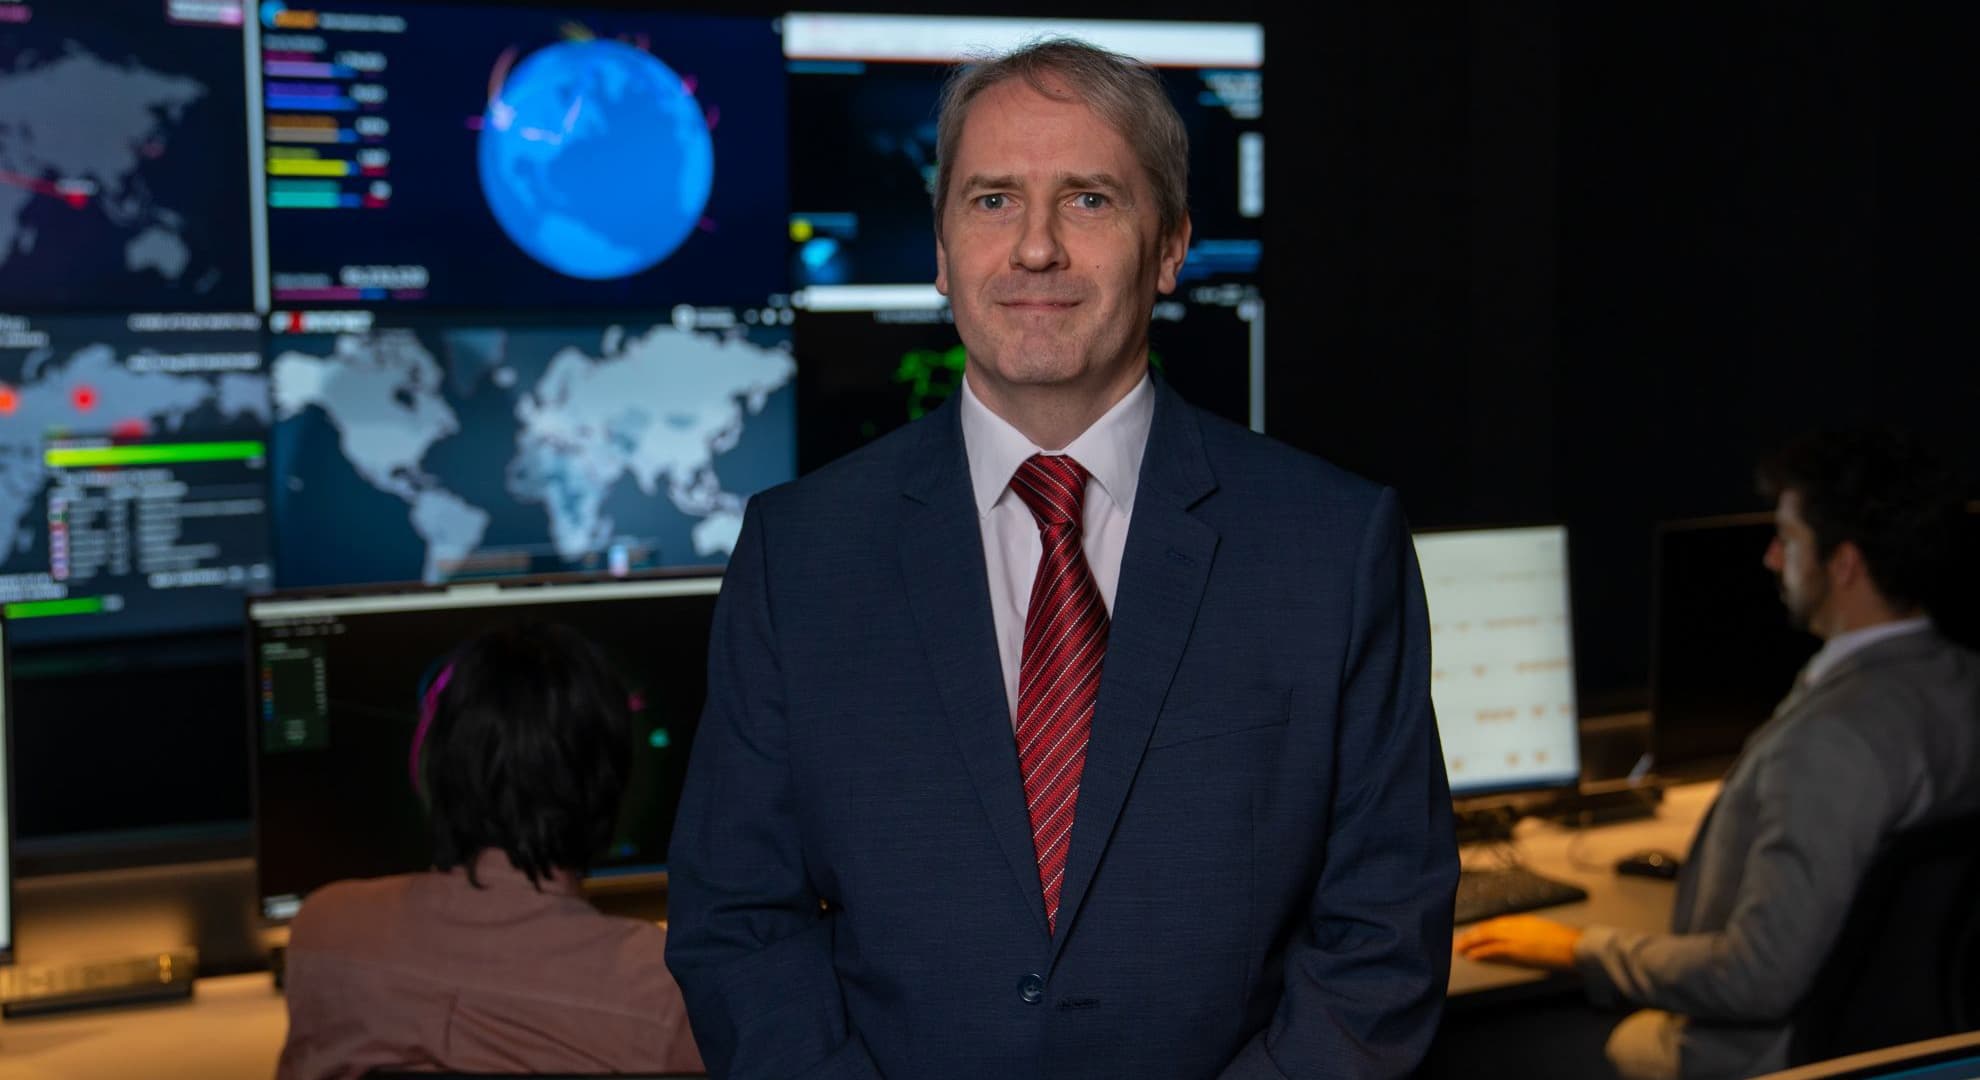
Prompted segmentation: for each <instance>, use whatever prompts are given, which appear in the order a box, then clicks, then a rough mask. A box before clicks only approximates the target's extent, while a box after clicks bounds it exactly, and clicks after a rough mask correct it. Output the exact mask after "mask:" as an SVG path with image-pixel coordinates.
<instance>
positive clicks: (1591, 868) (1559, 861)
mask: <svg viewBox="0 0 1980 1080" xmlns="http://www.w3.org/2000/svg"><path fill="white" fill-rule="evenodd" d="M1718 793H1719V784H1718V782H1717V781H1710V782H1706V783H1697V784H1682V785H1679V786H1676V787H1672V788H1669V789H1668V790H1666V791H1665V792H1664V801H1663V802H1662V803H1660V804H1659V805H1658V807H1657V814H1656V816H1655V817H1652V818H1643V819H1640V820H1637V821H1623V822H1617V823H1615V824H1609V825H1597V826H1591V827H1588V828H1579V829H1573V828H1568V827H1566V826H1562V825H1556V824H1553V823H1551V822H1546V821H1540V820H1536V819H1533V818H1528V819H1526V820H1524V821H1521V822H1520V823H1519V827H1518V828H1517V829H1515V830H1514V833H1513V842H1512V844H1511V845H1509V846H1508V845H1476V846H1471V847H1466V848H1465V849H1464V852H1463V856H1464V864H1465V865H1466V866H1476V867H1480V868H1489V867H1492V866H1495V865H1500V864H1501V863H1500V860H1501V859H1504V858H1506V857H1508V856H1511V855H1515V854H1516V856H1517V858H1518V859H1519V862H1520V864H1521V865H1523V866H1525V867H1526V868H1527V869H1529V870H1532V871H1533V872H1534V873H1536V874H1544V875H1546V876H1547V877H1551V878H1558V879H1560V880H1562V881H1569V882H1573V883H1574V884H1576V885H1579V886H1581V887H1582V888H1584V889H1586V890H1588V899H1587V900H1584V901H1582V902H1581V903H1578V904H1563V905H1561V906H1560V907H1553V908H1547V909H1545V910H1543V911H1538V912H1535V913H1534V914H1537V915H1544V916H1546V917H1547V918H1550V919H1554V920H1557V921H1559V922H1563V923H1567V924H1568V925H1570V926H1592V925H1596V924H1600V925H1603V926H1619V927H1624V928H1626V929H1632V930H1664V929H1667V928H1669V926H1670V920H1671V904H1672V902H1673V901H1674V900H1675V898H1676V895H1677V883H1676V882H1674V881H1661V880H1658V879H1656V878H1644V877H1624V876H1622V875H1619V874H1617V873H1616V871H1615V862H1616V860H1617V859H1619V858H1622V857H1623V856H1625V855H1628V854H1630V853H1632V852H1636V851H1641V850H1643V849H1644V848H1663V849H1665V850H1667V851H1671V852H1675V853H1676V854H1678V855H1680V856H1682V855H1683V854H1684V853H1685V851H1686V850H1688V849H1689V848H1690V846H1691V837H1692V834H1694V833H1695V832H1697V831H1698V823H1699V822H1700V821H1701V820H1703V818H1704V816H1705V811H1706V810H1707V809H1709V808H1710V807H1711V805H1712V800H1713V799H1714V798H1715V797H1717V795H1718ZM1546 983H1558V984H1560V985H1563V986H1565V985H1568V984H1569V981H1568V980H1567V979H1566V977H1564V976H1559V975H1552V974H1548V973H1545V972H1539V971H1533V970H1529V969H1526V968H1517V967H1509V966H1507V965H1504V964H1481V963H1479V962H1477V961H1475V960H1467V959H1465V958H1464V957H1461V956H1454V957H1452V958H1451V981H1450V993H1451V996H1452V997H1454V998H1458V997H1464V996H1470V995H1480V996H1483V995H1486V993H1487V992H1489V991H1503V990H1512V989H1514V988H1527V989H1537V988H1539V987H1540V986H1541V985H1543V984H1546Z"/></svg>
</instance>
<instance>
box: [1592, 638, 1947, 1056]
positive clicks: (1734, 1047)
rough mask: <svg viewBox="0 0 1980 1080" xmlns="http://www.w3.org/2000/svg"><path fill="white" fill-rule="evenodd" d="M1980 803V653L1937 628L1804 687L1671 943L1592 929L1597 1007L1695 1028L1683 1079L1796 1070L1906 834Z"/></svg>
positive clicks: (1695, 853) (1708, 834)
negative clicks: (1821, 979) (1820, 1007)
mask: <svg viewBox="0 0 1980 1080" xmlns="http://www.w3.org/2000/svg"><path fill="white" fill-rule="evenodd" d="M1976 807H1980V655H1976V654H1974V653H1973V652H1971V651H1969V650H1966V649H1963V648H1960V647H1959V646H1957V645H1954V644H1953V643H1951V642H1949V641H1947V640H1946V639H1945V638H1943V637H1941V636H1940V635H1939V634H1938V633H1937V631H1934V630H1926V631H1921V632H1917V633H1910V634H1904V635H1902V636H1899V637H1895V638H1890V639H1887V640H1885V641H1880V642H1877V643H1876V644H1873V645H1870V646H1867V647H1865V648H1864V649H1863V650H1862V651H1860V652H1858V653H1855V654H1853V655H1851V656H1849V657H1847V658H1845V659H1844V660H1842V661H1841V662H1840V663H1839V664H1838V665H1837V667H1836V668H1835V669H1833V670H1831V671H1830V672H1829V673H1827V674H1826V675H1825V676H1824V677H1823V678H1822V679H1821V681H1819V682H1818V683H1816V684H1815V685H1814V686H1813V687H1810V688H1804V687H1802V686H1801V684H1800V682H1799V680H1797V683H1796V687H1795V689H1794V691H1793V692H1791V693H1790V694H1789V695H1788V697H1787V698H1786V700H1784V701H1782V702H1781V704H1780V706H1779V707H1778V708H1776V709H1775V711H1774V715H1773V717H1772V719H1770V720H1768V721H1767V723H1766V724H1764V725H1762V726H1761V727H1760V729H1759V730H1757V731H1755V732H1754V733H1753V735H1752V737H1751V738H1749V739H1748V740H1747V743H1746V746H1745V749H1744V750H1743V751H1742V752H1741V754H1740V758H1739V760H1738V761H1737V762H1736V763H1735V764H1734V765H1733V767H1732V770H1731V771H1730V772H1729V773H1727V775H1726V780H1725V785H1724V787H1723V788H1722V790H1721V791H1720V793H1719V798H1718V801H1717V802H1716V803H1715V804H1714V805H1713V807H1712V810H1711V812H1710V813H1708V814H1707V815H1706V818H1705V821H1704V823H1703V824H1702V825H1701V826H1700V827H1699V831H1698V839H1697V840H1696V841H1695V842H1694V843H1693V845H1692V849H1691V855H1690V857H1689V858H1688V859H1687V860H1686V861H1685V867H1684V871H1683V873H1682V874H1681V875H1680V877H1679V879H1678V886H1677V889H1678V892H1677V901H1676V906H1675V909H1674V910H1673V912H1672V915H1671V932H1670V933H1668V934H1647V933H1641V932H1633V931H1627V930H1618V929H1614V928H1608V927H1593V928H1590V929H1589V930H1588V931H1587V932H1586V933H1585V934H1584V935H1583V936H1582V939H1581V942H1580V944H1579V945H1578V946H1577V948H1576V960H1577V961H1578V964H1579V967H1580V969H1581V972H1582V974H1583V976H1584V978H1585V980H1586V984H1587V986H1588V989H1589V992H1590V994H1591V996H1593V997H1595V998H1596V999H1597V1000H1598V1001H1609V1002H1614V1001H1617V1000H1621V1001H1625V1002H1629V1003H1631V1004H1635V1005H1642V1006H1648V1007H1651V1008H1656V1009H1662V1010H1665V1011H1667V1012H1670V1013H1674V1014H1677V1015H1679V1016H1681V1017H1683V1018H1684V1019H1683V1020H1682V1021H1681V1022H1680V1028H1679V1031H1678V1035H1677V1051H1678V1062H1677V1064H1678V1069H1679V1075H1681V1076H1684V1077H1712V1076H1748V1075H1752V1074H1754V1073H1759V1072H1768V1071H1772V1070H1774V1069H1778V1068H1782V1067H1785V1064H1786V1051H1787V1037H1788V1021H1789V1019H1790V1017H1791V1014H1792V1012H1793V1010H1794V1008H1795V1006H1796V1005H1797V1004H1798V1003H1799V1002H1800V999H1801V997H1802V995H1803V994H1804V993H1806V992H1807V989H1808V987H1809V986H1810V984H1811V983H1812V982H1813V980H1814V976H1815V972H1816V970H1817V969H1818V968H1819V967H1820V966H1821V963H1822V961H1823V959H1824V958H1825V956H1826V955H1827V953H1828V951H1829V948H1830V946H1831V944H1832V943H1833V942H1834V941H1835V939H1836V936H1837V934H1838V933H1839V932H1840V930H1841V928H1842V924H1843V920H1844V917H1845V916H1846V915H1847V914H1848V912H1849V906H1850V901H1851V899H1852V898H1853V897H1854V895H1855V892H1856V887H1857V883H1858V882H1859V881H1860V880H1861V878H1862V877H1863V874H1864V873H1865V871H1867V870H1868V869H1869V866H1870V863H1871V861H1872V860H1873V859H1874V858H1875V856H1876V855H1877V853H1878V851H1879V850H1880V848H1881V846H1882V845H1883V843H1884V842H1885V841H1886V840H1887V839H1888V838H1889V837H1890V836H1891V835H1892V834H1893V833H1895V832H1898V831H1900V830H1904V829H1908V828H1910V827H1912V826H1915V825H1920V824H1924V823H1926V822H1929V821H1932V820H1935V819H1938V818H1943V817H1949V816H1954V815H1957V814H1962V813H1967V812H1971V811H1973V810H1974V809H1975V808H1976Z"/></svg>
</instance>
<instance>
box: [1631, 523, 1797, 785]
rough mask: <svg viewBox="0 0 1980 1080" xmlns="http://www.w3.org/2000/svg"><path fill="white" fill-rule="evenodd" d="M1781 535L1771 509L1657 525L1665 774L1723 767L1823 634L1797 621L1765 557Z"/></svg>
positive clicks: (1654, 677) (1655, 718)
mask: <svg viewBox="0 0 1980 1080" xmlns="http://www.w3.org/2000/svg"><path fill="white" fill-rule="evenodd" d="M1773 536H1774V519H1773V515H1772V514H1770V513H1765V512H1757V513H1750V514H1730V515H1724V516H1719V517H1709V518H1691V519H1686V520H1680V521H1667V522H1664V523H1662V524H1660V525H1659V526H1658V528H1657V533H1656V550H1655V552H1654V555H1653V560H1652V568H1651V580H1652V602H1651V613H1650V620H1651V632H1650V718H1651V725H1652V727H1651V730H1652V734H1651V748H1652V749H1651V753H1652V758H1651V761H1652V764H1653V767H1654V768H1655V769H1656V771H1657V772H1659V773H1661V774H1664V775H1669V776H1679V777H1682V776H1689V775H1714V774H1717V773H1719V772H1723V771H1724V770H1725V768H1726V767H1727V766H1728V765H1729V764H1730V763H1731V762H1732V759H1733V758H1734V757H1735V756H1737V755H1738V754H1739V749H1740V746H1741V745H1742V744H1744V743H1745V741H1746V737H1747V736H1748V735H1750V734H1752V732H1753V730H1754V729H1755V728H1757V727H1759V726H1760V725H1761V724H1762V723H1764V722H1765V721H1766V720H1767V718H1768V717H1769V716H1771V715H1772V714H1773V710H1774V706H1775V705H1776V704H1778V703H1779V702H1780V700H1781V698H1782V697H1784V696H1786V694H1787V692H1788V688H1789V687H1790V686H1791V685H1792V684H1793V682H1794V676H1795V672H1797V671H1799V670H1800V669H1801V665H1802V664H1804V663H1806V662H1807V660H1808V658H1809V657H1810V656H1812V655H1814V653H1815V649H1816V648H1817V646H1818V645H1819V644H1820V642H1818V641H1817V640H1816V639H1815V637H1814V636H1813V635H1811V634H1809V633H1807V632H1806V631H1802V630H1797V629H1795V628H1794V627H1793V626H1792V625H1790V624H1789V622H1788V614H1787V609H1786V608H1785V607H1783V606H1782V604H1781V597H1780V591H1779V587H1778V585H1777V584H1776V582H1775V579H1774V575H1773V574H1772V573H1770V572H1769V571H1768V570H1767V569H1766V568H1765V567H1764V566H1762V565H1761V561H1760V560H1761V559H1762V558H1763V557H1764V556H1765V555H1766V552H1767V545H1768V544H1769V543H1770V542H1771V541H1772V539H1773Z"/></svg>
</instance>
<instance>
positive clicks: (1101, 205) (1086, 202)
mask: <svg viewBox="0 0 1980 1080" xmlns="http://www.w3.org/2000/svg"><path fill="white" fill-rule="evenodd" d="M1073 203H1074V205H1076V206H1078V207H1079V208H1080V209H1081V210H1104V209H1106V208H1107V197H1106V196H1105V195H1102V194H1100V193H1099V192H1097V191H1082V192H1080V193H1079V194H1077V195H1075V196H1073Z"/></svg>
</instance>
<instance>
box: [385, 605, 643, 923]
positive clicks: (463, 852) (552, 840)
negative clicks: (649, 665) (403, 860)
mask: <svg viewBox="0 0 1980 1080" xmlns="http://www.w3.org/2000/svg"><path fill="white" fill-rule="evenodd" d="M445 680H446V681H445V684H444V685H442V686H441V687H440V691H439V694H438V695H437V697H436V699H435V701H434V705H433V716H432V721H431V726H430V728H429V729H428V731H427V733H426V739H425V742H424V745H423V746H422V747H421V748H420V762H419V770H420V775H421V778H422V780H423V786H424V790H425V792H426V796H427V806H428V811H429V814H430V818H431V821H432V827H433V861H434V865H435V866H437V867H438V868H439V869H441V870H452V869H453V868H454V867H456V866H462V867H465V868H466V870H467V876H468V881H469V883H471V884H473V885H475V886H476V887H480V886H481V882H479V881H478V880H476V879H475V873H474V862H475V857H476V856H477V855H479V854H480V853H481V852H483V851H486V850H488V849H490V848H497V849H500V850H502V851H504V852H506V853H508V856H509V861H510V862H512V863H513V864H515V867H516V869H518V870H520V871H522V872H523V873H524V874H525V875H527V876H528V878H529V880H530V882H531V883H532V884H535V885H537V886H538V887H539V888H540V887H541V882H542V880H543V879H544V878H547V877H550V876H552V875H553V874H554V873H555V872H557V871H566V872H569V873H583V872H584V871H585V870H587V869H589V868H590V865H591V860H592V857H593V856H594V855H595V854H596V853H597V852H600V851H602V850H604V848H605V846H606V844H607V843H608V842H609V841H610V840H611V836H612V828H613V824H614V822H615V820H616V819H617V817H618V812H619V801H620V797H621V795H622V794H623V793H624V791H625V786H626V777H627V774H628V773H629V772H630V771H631V769H632V718H631V715H630V712H629V710H628V706H627V700H626V691H625V687H624V684H622V683H621V682H620V681H619V679H618V677H617V676H616V675H615V674H614V673H613V671H612V669H611V667H610V666H609V665H608V664H607V663H606V661H605V658H604V656H603V655H601V654H600V653H599V651H598V649H597V648H596V647H595V646H593V645H592V644H591V643H590V642H589V641H587V640H585V638H584V637H583V635H581V634H579V633H578V632H577V631H575V630H572V629H571V628H569V627H566V626H561V625H556V624H548V625H522V626H514V627H505V628H502V629H498V630H493V631H490V632H488V633H485V634H483V635H481V636H480V637H477V638H474V639H473V640H471V641H469V642H468V643H467V644H465V645H464V646H462V647H461V648H460V649H459V650H457V651H456V652H455V653H454V655H453V657H452V659H451V660H450V662H449V664H448V667H447V669H446V674H445Z"/></svg>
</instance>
